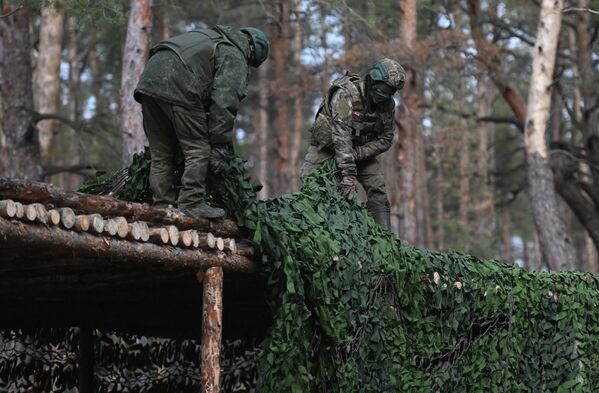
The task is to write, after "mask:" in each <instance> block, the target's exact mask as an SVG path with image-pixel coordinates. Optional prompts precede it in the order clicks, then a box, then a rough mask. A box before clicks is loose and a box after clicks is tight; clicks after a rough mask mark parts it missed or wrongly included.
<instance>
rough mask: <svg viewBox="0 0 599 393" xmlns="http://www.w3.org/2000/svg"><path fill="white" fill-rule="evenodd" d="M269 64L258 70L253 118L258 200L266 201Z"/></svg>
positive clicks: (269, 193) (268, 158)
mask: <svg viewBox="0 0 599 393" xmlns="http://www.w3.org/2000/svg"><path fill="white" fill-rule="evenodd" d="M269 65H270V62H269V61H266V62H265V63H264V64H262V65H261V66H260V67H259V68H258V110H257V111H256V112H257V116H256V118H255V129H256V133H257V134H258V146H259V147H258V161H259V171H258V179H259V180H260V183H262V189H261V190H260V192H259V193H258V199H266V198H268V197H269V196H270V195H271V180H270V177H269V173H270V170H269V163H270V154H269V152H270V148H269V147H270V135H269V134H270V133H269V127H268V126H269V122H268V110H267V109H266V108H268V96H269V83H268V72H269Z"/></svg>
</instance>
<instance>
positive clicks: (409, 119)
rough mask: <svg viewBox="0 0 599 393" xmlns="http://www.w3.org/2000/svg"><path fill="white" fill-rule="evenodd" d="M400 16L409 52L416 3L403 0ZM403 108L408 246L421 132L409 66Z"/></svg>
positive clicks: (403, 206) (412, 240) (401, 135)
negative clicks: (418, 138) (418, 137)
mask: <svg viewBox="0 0 599 393" xmlns="http://www.w3.org/2000/svg"><path fill="white" fill-rule="evenodd" d="M400 6H401V9H402V11H403V13H402V15H401V17H400V39H401V41H402V42H403V43H404V45H405V46H406V47H407V48H408V49H413V48H414V46H415V45H416V0H402V1H400ZM400 93H401V97H402V105H401V106H400V107H399V110H398V111H397V123H398V128H399V142H400V146H401V148H400V151H399V164H400V168H401V175H400V180H399V181H400V191H401V219H402V225H401V229H400V236H401V237H402V238H403V239H404V240H405V241H406V242H407V243H408V244H415V243H416V240H417V228H416V225H417V217H416V176H415V173H416V170H417V169H418V168H417V157H416V154H417V151H416V149H417V147H418V146H417V135H416V133H417V132H419V131H420V108H419V99H418V79H417V75H416V73H415V71H414V68H410V67H408V69H407V78H406V83H405V86H404V88H403V90H401V92H400Z"/></svg>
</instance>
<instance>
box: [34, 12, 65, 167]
mask: <svg viewBox="0 0 599 393" xmlns="http://www.w3.org/2000/svg"><path fill="white" fill-rule="evenodd" d="M63 3H64V2H63V0H57V1H56V2H54V4H46V5H45V6H44V7H43V8H42V20H41V26H40V44H39V57H38V59H37V69H36V72H35V86H36V87H35V97H34V98H35V108H36V110H37V111H38V112H39V113H57V112H58V107H59V106H58V93H59V88H60V74H59V71H60V60H61V52H62V37H63V35H64V9H63ZM37 128H38V131H39V135H38V137H39V144H40V157H41V160H42V165H44V166H48V165H49V164H50V163H51V162H52V157H51V153H52V142H53V137H54V133H55V132H56V128H57V124H56V121H55V120H42V121H40V122H39V123H38V124H37Z"/></svg>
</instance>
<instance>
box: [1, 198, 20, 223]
mask: <svg viewBox="0 0 599 393" xmlns="http://www.w3.org/2000/svg"><path fill="white" fill-rule="evenodd" d="M16 216H17V206H16V204H15V202H14V201H11V200H10V199H7V200H4V201H0V217H4V218H15V217H16Z"/></svg>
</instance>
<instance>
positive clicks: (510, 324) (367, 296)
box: [87, 154, 599, 392]
mask: <svg viewBox="0 0 599 393" xmlns="http://www.w3.org/2000/svg"><path fill="white" fill-rule="evenodd" d="M140 157H142V156H141V155H140V156H138V157H137V159H138V160H141V159H142V158H140ZM143 157H145V158H143V160H148V159H149V157H148V156H147V154H146V155H145V156H143ZM133 167H136V168H142V167H143V168H145V169H144V170H141V172H139V173H136V174H135V176H131V177H130V178H129V179H128V180H127V182H128V184H127V186H126V187H125V188H126V189H129V190H137V191H136V192H137V194H138V195H144V198H147V196H148V194H147V192H146V191H147V183H145V184H146V186H141V185H139V184H133V183H134V182H132V181H131V179H133V178H136V179H142V181H145V180H143V179H147V177H146V176H145V175H143V172H145V171H147V168H149V166H148V165H145V166H144V165H143V163H140V162H138V163H137V164H136V161H135V160H134V164H133ZM146 175H147V174H146ZM223 179H224V180H223ZM101 180H102V182H103V184H104V186H103V189H104V190H105V191H106V190H107V189H108V188H109V186H110V184H111V181H110V177H105V178H103V179H101ZM217 180H218V181H217ZM137 181H139V180H137ZM338 181H339V179H338V176H337V171H336V168H335V164H334V162H332V161H329V162H326V163H325V164H324V165H323V166H322V167H321V168H320V170H319V171H317V172H316V173H315V174H314V175H312V176H310V177H309V178H307V179H306V181H305V183H304V185H303V187H302V189H301V190H300V191H299V192H297V193H294V194H291V195H285V196H283V197H280V198H277V199H273V200H266V201H256V200H255V192H256V190H257V187H258V186H257V184H256V183H255V182H253V181H252V180H251V179H250V177H249V175H248V172H247V170H246V168H245V166H244V161H243V160H242V159H241V158H240V157H238V156H236V157H235V158H234V159H233V160H232V161H231V163H230V165H229V167H228V168H227V169H226V174H225V176H224V177H221V178H219V179H210V181H209V182H210V184H211V185H210V188H211V190H212V196H213V200H214V201H220V202H221V203H222V205H223V206H224V207H226V208H227V209H228V211H229V212H230V214H231V215H233V216H235V217H236V218H237V219H238V220H239V222H240V224H241V225H244V226H246V227H248V228H250V229H251V230H252V233H253V238H252V240H253V241H254V242H255V243H256V246H257V247H258V248H259V249H260V251H261V255H262V271H263V272H264V274H265V278H266V280H267V281H268V284H269V288H270V289H269V290H270V294H269V298H270V301H271V307H272V312H273V320H274V323H273V326H272V330H271V331H270V332H269V335H268V338H267V339H266V340H265V341H264V342H263V343H262V344H261V349H262V351H260V352H259V353H262V354H263V355H261V356H260V360H259V366H258V383H257V387H256V390H257V391H259V392H398V391H399V392H454V391H455V390H456V389H458V388H459V389H460V390H462V391H465V392H482V391H491V392H516V391H517V392H571V391H572V392H596V391H599V307H598V306H599V284H598V281H597V277H595V276H593V275H591V274H585V273H572V272H567V273H566V272H564V273H530V272H527V271H526V270H524V269H522V268H519V267H517V266H512V265H506V264H504V263H501V262H498V261H485V262H481V261H480V260H478V259H477V258H475V257H473V256H469V255H465V254H461V253H458V252H447V253H441V252H433V251H429V250H422V249H416V248H413V247H402V246H401V245H400V242H399V239H398V238H397V237H396V236H394V235H393V234H391V233H389V232H387V231H385V230H383V229H382V228H381V227H379V226H378V225H377V224H376V223H375V222H374V221H373V220H372V218H371V217H370V216H369V214H368V213H367V211H366V210H365V209H364V208H363V207H362V206H361V205H360V204H359V203H358V202H357V201H352V202H346V201H345V200H344V199H343V198H342V196H341V195H340V193H339V191H338V188H339V187H338ZM92 185H93V184H92ZM87 186H90V184H88V185H87ZM96 186H97V184H96ZM144 187H146V188H144ZM96 191H98V189H96ZM117 195H118V194H117ZM138 201H142V202H143V201H147V199H145V200H144V199H143V198H141V199H139V200H138ZM256 353H258V352H256Z"/></svg>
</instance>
